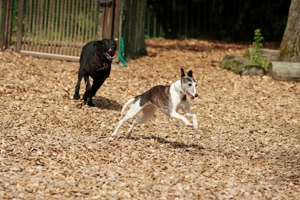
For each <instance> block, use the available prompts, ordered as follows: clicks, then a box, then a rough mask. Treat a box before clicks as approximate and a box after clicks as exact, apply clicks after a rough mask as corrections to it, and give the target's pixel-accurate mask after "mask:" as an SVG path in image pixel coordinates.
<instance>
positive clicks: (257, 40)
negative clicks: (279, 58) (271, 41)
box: [251, 29, 270, 69]
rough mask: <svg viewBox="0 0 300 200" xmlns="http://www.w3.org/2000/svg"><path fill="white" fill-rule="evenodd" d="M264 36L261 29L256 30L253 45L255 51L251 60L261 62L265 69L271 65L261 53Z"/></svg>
mask: <svg viewBox="0 0 300 200" xmlns="http://www.w3.org/2000/svg"><path fill="white" fill-rule="evenodd" d="M263 39H264V37H263V36H262V34H261V32H260V29H256V30H255V31H254V42H253V43H252V47H253V48H254V53H253V55H252V58H251V61H252V62H255V63H257V64H259V65H260V66H261V67H263V68H264V69H267V68H268V67H269V65H270V62H268V61H266V60H264V59H263V58H262V55H261V52H260V50H261V48H262V47H263V44H262V41H263Z"/></svg>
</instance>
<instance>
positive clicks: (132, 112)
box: [111, 101, 143, 137]
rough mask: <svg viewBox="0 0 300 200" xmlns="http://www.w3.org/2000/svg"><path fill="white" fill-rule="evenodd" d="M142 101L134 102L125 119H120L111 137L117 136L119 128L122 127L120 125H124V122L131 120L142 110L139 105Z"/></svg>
mask: <svg viewBox="0 0 300 200" xmlns="http://www.w3.org/2000/svg"><path fill="white" fill-rule="evenodd" d="M139 102H140V101H137V102H135V103H134V104H132V105H131V107H130V109H129V110H128V112H127V113H126V115H125V116H124V118H123V119H121V120H120V122H119V123H118V125H117V127H116V129H115V130H114V132H113V134H112V135H111V137H116V136H117V133H118V130H119V129H120V127H121V126H122V124H123V123H124V122H126V121H127V120H129V119H130V118H132V117H134V116H135V115H136V114H137V113H138V112H140V110H141V109H142V108H143V107H141V106H140V105H139Z"/></svg>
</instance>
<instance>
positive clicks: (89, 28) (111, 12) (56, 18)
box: [0, 0, 122, 61]
mask: <svg viewBox="0 0 300 200" xmlns="http://www.w3.org/2000/svg"><path fill="white" fill-rule="evenodd" d="M1 1H2V0H0V2H1ZM121 1H122V0H18V1H12V0H4V5H5V6H6V8H5V7H4V13H6V14H4V15H3V16H4V19H3V20H2V27H3V28H4V27H6V29H5V30H3V29H2V38H3V44H2V48H3V47H4V48H8V46H7V45H9V44H10V42H11V41H10V40H15V41H16V43H15V45H14V46H13V48H14V49H15V51H17V52H21V53H22V54H26V55H32V56H38V57H44V58H55V59H64V60H73V61H74V60H78V59H79V56H80V52H81V48H82V46H83V45H84V44H85V43H87V42H88V41H91V40H96V39H103V38H114V39H118V38H119V36H120V34H121V32H120V31H121V29H120V22H121V19H120V17H121V7H120V6H117V5H121ZM13 3H16V4H17V11H18V18H17V31H16V34H15V35H12V34H11V32H10V31H9V30H11V27H9V26H8V24H12V22H11V21H10V20H12V19H13V17H12V13H11V12H10V13H9V12H5V11H6V10H7V11H11V10H12V4H13ZM0 5H1V3H0ZM0 15H1V13H0Z"/></svg>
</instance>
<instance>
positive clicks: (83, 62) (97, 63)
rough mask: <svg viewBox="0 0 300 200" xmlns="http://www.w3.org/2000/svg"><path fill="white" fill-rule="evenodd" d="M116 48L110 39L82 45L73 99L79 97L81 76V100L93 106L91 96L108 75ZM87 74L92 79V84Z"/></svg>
mask: <svg viewBox="0 0 300 200" xmlns="http://www.w3.org/2000/svg"><path fill="white" fill-rule="evenodd" d="M116 49H117V44H116V42H115V41H114V40H110V39H103V40H96V41H91V42H88V43H87V44H86V45H84V46H83V48H82V52H81V55H80V59H79V63H80V68H79V71H78V81H77V84H76V87H75V93H74V96H73V98H74V99H80V95H79V89H80V82H81V80H82V77H83V78H84V81H85V84H86V91H85V93H84V95H83V100H84V101H85V102H86V101H88V105H89V106H94V104H93V100H92V97H93V96H95V94H96V92H97V91H98V89H99V88H100V87H101V85H102V84H103V83H104V81H105V79H106V78H107V77H108V76H109V74H110V70H111V62H112V60H113V59H114V56H115V53H116ZM89 76H90V77H92V78H93V80H94V81H93V85H92V86H91V84H90V81H89Z"/></svg>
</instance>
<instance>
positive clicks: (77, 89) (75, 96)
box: [73, 69, 83, 99]
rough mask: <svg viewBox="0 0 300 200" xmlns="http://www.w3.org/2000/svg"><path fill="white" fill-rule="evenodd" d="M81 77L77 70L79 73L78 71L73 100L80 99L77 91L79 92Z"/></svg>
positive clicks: (81, 74)
mask: <svg viewBox="0 0 300 200" xmlns="http://www.w3.org/2000/svg"><path fill="white" fill-rule="evenodd" d="M82 77H83V73H82V71H81V70H80V69H79V71H78V80H77V84H76V86H75V93H74V96H73V99H80V95H79V90H80V82H81V80H82Z"/></svg>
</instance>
